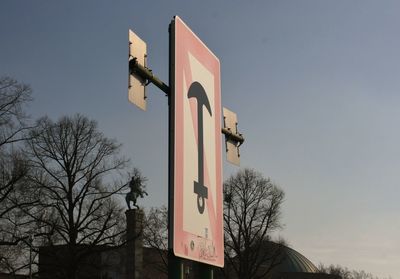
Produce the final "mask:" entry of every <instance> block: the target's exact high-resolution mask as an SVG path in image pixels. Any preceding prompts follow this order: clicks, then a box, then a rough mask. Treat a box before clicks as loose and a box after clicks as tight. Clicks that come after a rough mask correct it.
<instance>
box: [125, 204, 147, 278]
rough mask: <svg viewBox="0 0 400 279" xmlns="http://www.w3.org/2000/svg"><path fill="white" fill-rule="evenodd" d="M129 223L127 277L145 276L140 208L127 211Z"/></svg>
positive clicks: (127, 221) (126, 261) (141, 212)
mask: <svg viewBox="0 0 400 279" xmlns="http://www.w3.org/2000/svg"><path fill="white" fill-rule="evenodd" d="M125 215H126V224H127V228H126V229H127V232H126V237H127V243H126V260H125V263H126V279H139V278H143V238H142V232H143V218H144V213H143V211H142V210H140V209H129V210H127V211H126V212H125Z"/></svg>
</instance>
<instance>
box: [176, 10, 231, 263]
mask: <svg viewBox="0 0 400 279" xmlns="http://www.w3.org/2000/svg"><path fill="white" fill-rule="evenodd" d="M174 24H175V27H174V28H175V38H173V40H174V44H175V61H174V62H175V64H174V65H175V69H174V72H175V74H174V75H175V82H174V88H175V92H174V94H175V104H174V105H175V117H174V119H175V123H174V124H175V135H174V244H173V249H174V253H175V255H176V256H179V257H183V258H187V259H191V260H195V261H199V262H203V263H206V264H210V265H214V266H219V267H222V266H223V265H224V241H223V201H222V156H221V86H220V63H219V60H218V58H217V57H216V56H215V55H214V54H213V53H212V52H211V51H210V50H209V49H208V48H207V47H206V46H205V45H204V44H203V43H202V42H201V40H200V39H199V38H198V37H197V36H196V35H195V34H194V33H193V32H192V31H191V30H190V29H189V28H188V27H187V26H186V24H185V23H184V22H183V21H182V20H181V19H180V18H179V17H178V16H176V17H175V21H174ZM190 55H191V56H192V57H194V59H195V60H196V61H198V62H200V64H201V65H202V67H204V68H205V69H206V70H207V73H208V72H209V73H211V75H212V77H213V79H212V80H213V94H212V95H210V96H212V97H213V101H212V103H213V108H212V121H213V122H214V123H212V124H213V127H214V128H215V136H214V137H213V138H212V139H213V140H215V143H214V144H213V145H210V146H213V147H214V148H215V150H212V152H211V153H212V154H213V155H212V156H206V152H205V153H204V154H205V155H204V182H205V185H209V186H210V187H211V186H212V187H215V191H212V189H210V188H209V189H208V198H207V199H206V209H207V214H208V221H207V222H206V223H207V226H206V227H207V229H208V228H209V229H210V235H207V233H206V235H200V234H196V233H193V232H191V231H190V229H187V230H185V229H184V227H185V226H184V210H186V208H185V207H184V201H183V199H184V194H183V193H184V188H185V187H188V188H186V191H188V190H187V189H191V191H193V182H192V183H190V184H189V183H187V185H184V184H185V183H184V181H185V175H187V172H186V171H185V167H188V166H187V164H188V162H185V159H184V158H185V156H184V150H185V149H184V144H185V143H184V140H185V118H188V117H189V118H191V119H190V122H191V123H192V125H193V132H194V133H193V134H194V137H195V141H194V142H195V144H194V146H193V147H191V146H190V148H193V149H194V150H196V154H197V144H198V141H197V106H196V101H195V100H193V98H192V99H191V100H189V103H190V106H189V107H190V110H189V111H190V113H186V114H185V108H184V106H185V102H187V100H186V99H185V98H187V94H188V92H187V90H188V89H189V87H190V85H191V84H192V83H193V82H194V81H198V80H193V76H196V75H197V76H198V73H196V74H194V73H192V68H193V67H192V68H191V64H190V61H189V60H190V58H189V56H190ZM199 82H200V81H199ZM200 83H201V82H200ZM185 85H186V86H185ZM207 95H208V93H207ZM186 127H187V126H186ZM186 132H188V131H186ZM207 140H209V139H207V138H204V142H206V141H207ZM186 145H187V143H186ZM209 154H210V152H209ZM196 159H197V158H195V159H194V160H196ZM211 162H212V163H213V164H212V165H214V166H215V174H214V170H211V171H212V172H213V175H210V173H209V172H210V171H209V166H210V165H211ZM185 164H186V166H185ZM212 177H213V178H212ZM211 180H213V181H211ZM213 192H215V194H213ZM193 203H194V204H196V203H197V200H195V199H194V200H193ZM199 214H200V213H199ZM191 217H192V216H191ZM200 217H202V218H203V217H204V216H200V215H196V214H193V220H194V221H196V218H200ZM203 219H204V218H203ZM186 227H187V225H186ZM207 229H206V230H207Z"/></svg>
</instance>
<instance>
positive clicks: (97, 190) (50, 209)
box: [25, 115, 127, 279]
mask: <svg viewBox="0 0 400 279" xmlns="http://www.w3.org/2000/svg"><path fill="white" fill-rule="evenodd" d="M29 135H30V139H29V140H28V141H27V144H26V153H27V155H29V157H30V167H31V169H32V170H31V172H30V176H29V178H30V181H31V184H32V185H33V187H34V188H35V189H36V191H37V193H39V194H40V205H39V206H35V207H31V208H30V209H29V210H25V213H26V214H27V215H28V216H30V217H31V218H33V219H34V220H36V221H37V223H38V227H39V228H40V231H39V234H38V237H37V238H39V240H37V241H39V242H41V243H42V244H47V245H48V246H51V247H53V248H50V249H48V250H47V251H51V252H53V254H54V255H52V257H51V262H52V263H55V262H57V261H58V262H59V263H60V266H59V267H58V270H59V271H60V272H59V274H58V275H59V277H60V278H66V279H75V278H80V276H81V274H82V271H80V268H82V265H80V263H82V262H85V257H88V255H90V254H91V253H92V252H93V251H92V249H98V248H96V247H98V245H115V244H116V243H118V242H119V241H121V239H123V234H124V232H125V228H124V226H123V225H122V224H124V218H123V214H122V207H121V205H120V204H119V203H117V202H116V200H115V195H116V194H119V193H121V191H122V190H124V189H126V187H127V184H126V181H127V179H126V178H125V179H124V180H121V179H120V180H119V181H118V180H116V179H117V178H121V171H122V170H123V169H124V168H125V167H126V164H127V160H125V159H123V158H122V157H120V156H119V145H118V144H117V143H116V142H115V141H114V140H111V139H108V138H106V137H105V136H104V135H103V134H102V133H101V132H99V131H98V128H97V124H96V122H95V121H91V120H89V119H88V118H86V117H84V116H82V115H75V116H73V117H63V118H61V119H60V120H58V121H57V122H53V121H51V120H50V119H49V118H47V117H45V118H42V119H40V120H39V121H38V123H37V127H35V128H34V129H32V131H31V132H30V134H29ZM55 245H58V247H60V245H63V247H64V248H62V249H61V250H59V251H58V250H57V249H56V247H55ZM61 251H62V252H61ZM54 276H55V274H53V278H55V277H54Z"/></svg>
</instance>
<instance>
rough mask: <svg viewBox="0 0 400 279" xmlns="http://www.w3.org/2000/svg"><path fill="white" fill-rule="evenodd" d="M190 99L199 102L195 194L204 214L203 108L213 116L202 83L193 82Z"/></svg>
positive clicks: (199, 208)
mask: <svg viewBox="0 0 400 279" xmlns="http://www.w3.org/2000/svg"><path fill="white" fill-rule="evenodd" d="M188 98H196V100H197V154H198V155H197V158H198V165H197V166H198V178H197V180H198V181H194V187H193V188H194V190H193V191H194V193H195V194H197V209H198V210H199V212H200V214H203V212H204V207H205V199H207V198H208V189H207V186H205V185H204V146H203V145H204V144H203V143H204V138H203V106H204V107H205V108H206V109H207V110H208V113H209V114H210V115H211V116H212V113H211V107H210V102H209V101H208V98H207V94H206V91H205V90H204V88H203V86H201V84H200V83H198V82H197V81H196V82H193V83H192V84H191V85H190V88H189V92H188Z"/></svg>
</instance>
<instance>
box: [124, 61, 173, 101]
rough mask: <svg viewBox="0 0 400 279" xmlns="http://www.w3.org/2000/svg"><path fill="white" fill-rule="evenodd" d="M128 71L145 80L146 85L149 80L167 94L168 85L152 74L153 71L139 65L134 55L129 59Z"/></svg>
mask: <svg viewBox="0 0 400 279" xmlns="http://www.w3.org/2000/svg"><path fill="white" fill-rule="evenodd" d="M129 73H131V74H136V75H138V76H140V77H141V78H143V79H144V80H146V81H147V82H146V85H148V84H149V83H150V82H151V83H153V84H154V85H155V86H157V87H158V88H160V89H161V91H163V92H164V93H165V94H166V95H167V96H168V95H169V87H168V85H166V84H165V83H164V82H162V81H161V80H160V79H159V78H158V77H156V76H155V75H154V74H153V71H152V70H150V69H149V68H147V67H145V66H143V65H140V64H139V63H138V61H137V59H136V58H135V57H134V58H133V59H132V60H130V61H129Z"/></svg>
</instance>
